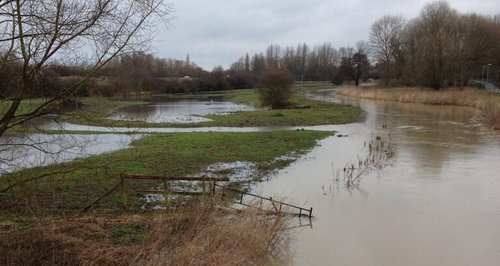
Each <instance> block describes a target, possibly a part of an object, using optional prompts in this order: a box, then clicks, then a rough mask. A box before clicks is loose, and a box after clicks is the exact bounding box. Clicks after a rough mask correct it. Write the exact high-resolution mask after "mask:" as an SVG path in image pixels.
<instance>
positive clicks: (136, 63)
mask: <svg viewBox="0 0 500 266" xmlns="http://www.w3.org/2000/svg"><path fill="white" fill-rule="evenodd" d="M3 59H4V60H2V62H3V64H2V65H1V66H0V67H1V71H0V88H1V90H0V98H7V97H10V96H11V95H13V90H15V88H16V86H17V83H18V82H19V80H21V78H20V77H19V75H20V74H19V73H22V71H20V68H21V66H22V62H21V60H20V59H19V58H16V57H15V56H13V55H11V54H5V55H3ZM499 66H500V16H494V17H488V16H483V15H478V14H460V13H458V12H457V11H456V10H454V9H452V8H451V7H450V6H449V5H448V4H447V2H442V1H437V2H432V3H430V4H427V5H425V6H424V7H423V9H422V10H421V13H420V15H419V16H418V17H417V18H413V19H410V20H405V19H404V18H402V17H399V16H389V15H387V16H384V17H382V18H380V19H378V20H377V21H375V22H374V23H373V24H372V26H371V32H370V36H369V40H368V41H359V42H358V43H357V44H356V45H355V47H340V48H338V49H337V48H334V47H332V45H331V44H329V43H324V44H321V45H316V46H310V45H308V44H306V43H303V44H298V45H297V46H293V47H291V46H286V47H282V46H279V45H276V44H272V45H270V46H269V47H268V48H267V50H266V51H265V52H261V53H256V54H254V55H249V54H248V53H247V54H246V55H244V56H242V57H241V58H239V59H238V60H237V61H236V62H234V63H233V64H231V66H230V68H229V69H228V70H224V69H223V68H222V67H220V66H218V67H215V68H214V69H212V70H211V71H206V70H204V69H202V68H201V67H199V66H197V65H196V64H194V63H192V62H190V59H189V56H187V58H186V59H185V60H177V59H163V58H157V57H155V56H153V55H152V54H148V53H145V52H133V53H129V54H126V55H123V56H121V57H119V58H115V59H114V60H112V61H111V62H109V63H108V64H107V65H106V66H105V67H104V68H102V69H100V70H99V71H98V72H97V73H95V75H93V76H94V78H91V79H89V80H85V81H84V80H82V78H81V77H83V76H86V75H87V74H88V73H89V72H90V71H91V69H90V67H88V66H86V65H84V64H83V65H74V64H71V62H62V63H60V64H58V63H55V62H54V63H53V64H51V65H49V66H47V67H45V68H44V69H43V71H41V72H39V73H37V75H38V76H37V78H36V80H35V82H34V83H36V84H32V86H28V87H29V88H31V90H29V91H28V92H27V94H28V95H29V96H30V97H39V96H49V97H50V96H52V95H60V92H61V91H65V90H66V89H67V88H69V87H72V86H74V85H75V84H77V83H80V82H84V86H82V89H81V90H79V92H78V93H77V95H80V96H87V95H103V96H112V95H123V96H125V97H129V96H134V95H141V94H142V93H143V92H144V91H148V92H152V93H180V92H182V93H191V92H196V91H211V90H225V89H242V88H251V87H255V86H258V85H259V81H260V80H261V77H262V74H263V73H265V72H266V71H268V70H270V69H281V70H286V71H288V72H290V74H292V75H293V76H294V78H295V80H298V81H316V80H318V81H331V82H333V83H335V84H341V83H344V82H353V83H354V84H356V85H358V83H359V82H360V81H361V80H366V79H369V78H371V79H373V80H379V81H380V83H381V84H383V85H386V86H427V87H432V88H435V89H440V88H442V87H447V86H466V85H468V84H469V82H470V81H471V80H481V79H482V80H484V81H486V80H489V81H490V82H493V83H496V84H497V85H498V83H499V81H500V68H499ZM68 91H71V90H68Z"/></svg>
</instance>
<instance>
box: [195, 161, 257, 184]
mask: <svg viewBox="0 0 500 266" xmlns="http://www.w3.org/2000/svg"><path fill="white" fill-rule="evenodd" d="M259 174H260V173H259V170H258V169H257V165H256V164H255V163H252V162H240V161H237V162H231V163H215V164H212V165H209V166H208V167H207V169H205V170H203V171H201V172H200V173H199V175H200V176H207V177H216V176H227V177H229V180H230V182H234V181H252V180H254V179H255V178H256V177H257V176H259Z"/></svg>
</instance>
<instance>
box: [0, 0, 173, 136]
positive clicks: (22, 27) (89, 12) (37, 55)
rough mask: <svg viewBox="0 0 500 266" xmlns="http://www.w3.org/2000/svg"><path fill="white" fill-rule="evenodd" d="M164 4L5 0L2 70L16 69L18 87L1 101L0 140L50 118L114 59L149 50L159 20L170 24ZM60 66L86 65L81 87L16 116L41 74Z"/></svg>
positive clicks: (0, 6) (0, 30)
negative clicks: (14, 66) (15, 66)
mask: <svg viewBox="0 0 500 266" xmlns="http://www.w3.org/2000/svg"><path fill="white" fill-rule="evenodd" d="M170 12H171V5H170V4H167V3H165V2H164V0H142V1H136V0H120V1H118V0H43V1H40V0H6V1H2V2H1V3H0V51H1V54H0V67H5V66H8V65H11V64H18V65H19V66H20V67H19V71H18V72H17V74H18V75H16V76H15V79H14V80H13V81H12V82H11V83H10V84H12V85H14V86H15V89H14V90H13V92H12V93H11V94H10V95H8V96H9V98H8V99H6V100H5V99H4V100H2V101H1V102H0V106H1V111H0V137H1V136H3V135H4V133H5V132H6V130H7V129H9V128H12V127H14V126H16V125H19V124H22V123H24V122H26V121H29V120H32V119H33V118H36V117H40V116H42V115H45V114H48V113H51V112H52V111H53V110H54V109H55V108H57V106H58V105H60V104H61V103H62V102H63V101H64V100H66V99H67V98H68V97H71V96H72V95H74V94H75V93H76V92H77V91H78V90H79V88H80V87H81V85H82V84H83V83H84V82H85V81H86V80H87V79H88V78H90V77H91V76H92V75H94V74H95V73H96V72H97V71H98V70H99V69H101V68H102V67H103V66H105V65H106V64H107V63H108V62H109V61H110V60H112V59H113V58H116V57H117V56H119V55H121V54H124V53H127V52H130V51H132V50H133V49H134V48H141V47H144V46H145V45H147V44H148V43H149V42H150V40H151V37H152V36H153V33H154V32H155V29H156V25H158V20H162V21H163V22H166V21H167V19H168V18H167V16H168V14H170ZM58 61H59V62H60V61H73V62H75V61H84V62H85V63H86V64H87V65H89V66H90V67H89V71H88V74H87V75H86V77H85V78H84V79H82V81H81V82H78V83H77V84H74V85H73V86H70V87H67V88H65V89H64V90H61V91H60V92H57V93H53V94H52V95H51V97H48V98H46V99H45V100H44V101H42V102H41V103H40V104H38V105H36V106H33V108H31V109H30V110H24V111H23V112H18V111H19V108H20V106H21V104H22V102H23V101H24V100H25V99H26V98H27V97H29V91H30V90H32V89H33V88H36V87H37V86H39V78H40V76H41V75H42V74H43V70H44V69H45V68H46V67H47V66H49V65H50V64H53V63H56V62H58Z"/></svg>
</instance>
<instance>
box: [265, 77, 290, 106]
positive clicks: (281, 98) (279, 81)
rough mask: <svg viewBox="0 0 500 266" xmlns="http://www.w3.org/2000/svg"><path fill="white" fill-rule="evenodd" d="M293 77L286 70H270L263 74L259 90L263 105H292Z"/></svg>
mask: <svg viewBox="0 0 500 266" xmlns="http://www.w3.org/2000/svg"><path fill="white" fill-rule="evenodd" d="M292 84H293V77H292V75H291V74H290V72H288V71H286V70H268V71H267V72H266V73H264V74H263V75H262V81H261V88H260V89H259V90H258V92H259V98H260V100H261V103H262V105H263V106H270V107H271V108H272V109H279V108H284V107H287V106H289V105H290V98H291V97H292Z"/></svg>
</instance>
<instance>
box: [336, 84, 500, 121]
mask: <svg viewBox="0 0 500 266" xmlns="http://www.w3.org/2000/svg"><path fill="white" fill-rule="evenodd" d="M336 93H337V94H339V95H343V96H349V97H358V98H365V99H374V100H384V101H394V102H400V103H423V104H432V105H457V106H467V107H473V108H477V109H479V110H481V112H482V114H483V117H484V118H485V121H486V122H487V123H488V124H489V125H490V126H491V127H493V128H495V129H500V96H498V95H495V94H493V93H490V92H487V91H480V90H478V89H475V88H463V89H460V88H448V89H443V90H439V91H435V90H432V89H429V88H362V87H354V86H342V87H339V88H337V89H336Z"/></svg>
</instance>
